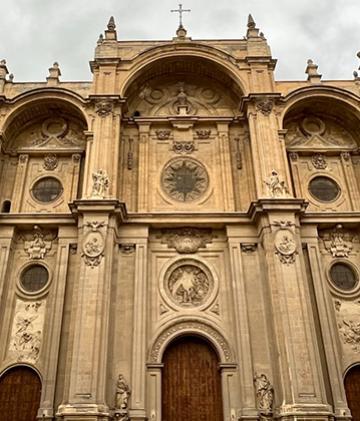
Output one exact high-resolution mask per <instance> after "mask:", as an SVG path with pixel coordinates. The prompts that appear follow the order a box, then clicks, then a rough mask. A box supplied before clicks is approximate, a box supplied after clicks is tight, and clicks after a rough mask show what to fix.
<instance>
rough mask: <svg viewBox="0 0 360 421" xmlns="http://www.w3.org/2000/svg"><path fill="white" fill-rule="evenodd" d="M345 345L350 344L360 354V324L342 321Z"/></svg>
mask: <svg viewBox="0 0 360 421" xmlns="http://www.w3.org/2000/svg"><path fill="white" fill-rule="evenodd" d="M339 329H340V333H341V336H342V340H343V343H344V344H349V345H350V346H351V348H352V349H353V350H354V351H355V352H360V322H354V321H353V320H342V322H341V323H340V324H339Z"/></svg>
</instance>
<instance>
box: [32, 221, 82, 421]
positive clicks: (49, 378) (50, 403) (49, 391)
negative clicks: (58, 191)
mask: <svg viewBox="0 0 360 421" xmlns="http://www.w3.org/2000/svg"><path fill="white" fill-rule="evenodd" d="M58 238H59V242H58V251H57V259H56V267H55V273H54V279H53V281H52V283H53V288H52V291H51V296H50V304H49V308H51V311H50V312H49V318H50V320H49V321H48V327H49V328H48V329H47V333H46V337H45V338H44V344H46V349H45V350H44V354H45V355H47V356H48V358H47V359H46V362H45V367H44V371H43V382H42V384H43V388H42V395H41V403H40V408H39V411H38V418H39V419H42V420H53V417H54V416H55V410H54V409H55V408H54V399H55V386H56V376H57V368H58V360H59V350H60V336H61V329H62V319H63V310H64V300H65V289H66V281H67V272H68V260H69V248H70V243H71V242H74V231H73V229H72V228H68V227H64V228H60V229H59V233H58Z"/></svg>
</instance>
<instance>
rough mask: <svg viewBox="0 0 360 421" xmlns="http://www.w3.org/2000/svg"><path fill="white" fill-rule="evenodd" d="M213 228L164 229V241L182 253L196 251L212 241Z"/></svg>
mask: <svg viewBox="0 0 360 421" xmlns="http://www.w3.org/2000/svg"><path fill="white" fill-rule="evenodd" d="M212 238H213V236H212V230H211V229H206V228H205V229H200V228H187V227H184V228H173V229H167V230H163V231H162V242H163V243H166V244H167V245H168V247H173V248H175V249H176V251H177V252H178V253H180V254H190V253H196V252H197V251H198V250H199V248H202V247H206V244H207V243H211V241H212Z"/></svg>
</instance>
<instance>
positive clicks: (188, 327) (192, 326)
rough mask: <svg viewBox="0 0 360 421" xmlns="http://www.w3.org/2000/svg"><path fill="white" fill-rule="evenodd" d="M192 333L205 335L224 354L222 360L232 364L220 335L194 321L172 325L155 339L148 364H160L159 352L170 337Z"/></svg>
mask: <svg viewBox="0 0 360 421" xmlns="http://www.w3.org/2000/svg"><path fill="white" fill-rule="evenodd" d="M193 331H200V332H203V333H205V334H207V335H209V336H210V337H211V338H212V339H213V340H214V341H215V342H216V343H217V345H218V346H219V347H220V348H221V349H222V351H223V353H224V358H225V361H226V362H232V361H233V356H232V353H231V350H230V347H229V344H228V343H227V341H226V339H225V338H224V337H223V336H222V335H221V333H219V332H217V331H216V330H215V329H213V328H212V327H210V326H208V325H206V324H203V323H200V322H196V321H189V322H181V323H178V324H176V325H173V326H171V327H169V328H168V329H166V330H165V331H164V332H163V333H162V334H161V335H160V336H158V338H157V339H156V341H155V343H154V345H153V347H152V349H151V352H150V362H152V363H160V362H161V361H159V358H160V351H161V349H162V347H163V345H164V343H165V342H166V341H167V339H169V338H170V337H171V336H173V335H176V334H177V333H181V332H193Z"/></svg>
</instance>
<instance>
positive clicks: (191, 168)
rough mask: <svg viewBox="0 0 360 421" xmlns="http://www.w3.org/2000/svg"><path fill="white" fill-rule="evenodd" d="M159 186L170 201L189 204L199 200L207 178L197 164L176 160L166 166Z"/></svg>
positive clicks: (192, 160)
mask: <svg viewBox="0 0 360 421" xmlns="http://www.w3.org/2000/svg"><path fill="white" fill-rule="evenodd" d="M161 184H162V187H163V189H164V190H165V192H166V193H167V195H168V196H170V197H171V198H172V199H174V200H177V201H179V202H190V201H193V200H196V199H199V198H200V197H201V196H202V195H203V194H204V193H205V191H206V190H207V188H208V185H209V176H208V174H207V171H206V169H205V168H204V166H203V165H201V164H200V163H199V162H197V161H195V160H194V159H190V158H178V159H175V160H173V161H171V162H170V163H168V164H167V165H166V167H165V168H164V170H163V172H162V175H161Z"/></svg>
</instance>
